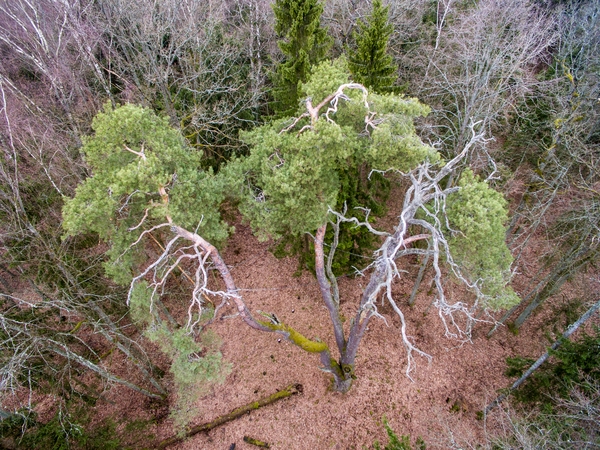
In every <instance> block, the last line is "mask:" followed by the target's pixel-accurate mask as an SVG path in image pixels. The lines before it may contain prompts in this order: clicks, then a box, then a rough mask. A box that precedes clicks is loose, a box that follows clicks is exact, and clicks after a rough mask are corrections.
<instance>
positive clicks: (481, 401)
mask: <svg viewBox="0 0 600 450" xmlns="http://www.w3.org/2000/svg"><path fill="white" fill-rule="evenodd" d="M394 195H399V194H398V192H395V191H393V192H392V199H391V202H392V203H394V200H395V201H396V202H398V203H400V202H401V199H394ZM390 209H391V211H390V214H389V215H388V217H387V218H384V219H383V220H382V223H386V222H387V223H388V224H389V223H391V222H390V221H391V220H392V219H390V218H393V215H394V211H393V209H394V208H393V207H392V208H390ZM380 225H381V223H380ZM271 246H272V243H269V242H263V243H261V242H259V241H258V240H257V239H256V238H255V237H254V236H253V235H252V232H251V229H250V227H249V226H248V225H246V224H243V223H239V222H238V223H237V224H236V232H235V234H234V235H233V237H232V239H231V240H230V242H229V243H228V245H227V248H226V249H225V250H224V252H223V256H224V259H225V261H226V262H227V263H228V264H229V265H230V268H231V271H232V275H233V277H234V279H235V280H236V282H237V284H238V287H239V288H241V290H242V294H243V296H244V298H245V301H246V303H247V305H248V307H249V308H250V310H251V311H253V312H254V313H256V311H257V310H262V311H265V312H270V313H275V314H276V315H277V316H278V317H279V319H280V320H282V321H283V322H285V323H287V324H289V325H291V326H293V327H294V328H295V329H296V330H298V331H300V332H301V333H303V334H305V335H306V336H307V337H311V338H312V337H319V338H320V339H322V340H324V341H326V342H327V343H328V344H329V346H330V348H331V349H334V348H335V343H334V341H333V336H332V334H333V333H332V328H331V324H330V322H329V319H328V313H327V310H326V309H325V306H324V304H323V302H322V300H321V297H320V292H319V288H318V285H317V282H316V279H315V277H314V276H313V275H312V274H311V273H310V272H308V271H306V270H305V271H303V272H302V274H301V275H300V276H297V273H296V272H297V269H298V259H297V258H296V257H288V258H283V259H277V258H276V257H275V256H273V254H272V252H271ZM529 247H530V248H535V246H529ZM540 251H541V250H540ZM524 259H525V260H526V261H529V266H524V267H529V268H528V269H527V270H525V271H523V272H522V273H519V274H517V275H516V277H515V280H514V283H513V285H514V288H515V290H516V291H517V292H518V293H519V294H523V293H526V292H527V291H528V289H529V284H530V283H529V277H531V276H533V274H534V272H533V270H534V269H535V267H536V266H537V265H538V264H539V261H538V259H537V256H536V254H533V253H532V254H530V255H525V258H524ZM401 268H402V269H405V270H406V271H407V273H405V274H404V275H405V276H404V277H403V279H401V280H399V282H398V283H397V285H396V286H395V288H394V293H395V295H396V298H397V300H398V303H399V305H402V306H401V307H402V308H403V311H404V314H405V317H406V321H407V334H408V335H409V336H410V337H411V339H412V341H413V342H414V344H415V345H416V346H417V347H418V348H419V349H421V350H422V351H424V352H426V353H428V354H429V355H431V356H432V360H431V362H428V361H427V359H425V358H422V357H419V356H417V357H416V363H417V365H416V367H415V369H414V371H412V372H411V374H410V375H411V377H412V380H411V379H409V378H408V377H407V376H406V373H405V372H406V367H407V359H406V351H405V348H404V346H403V344H402V340H401V335H400V328H399V323H400V321H399V319H398V317H397V316H396V314H395V313H394V312H393V311H392V310H391V308H389V307H388V306H382V307H381V308H380V309H379V312H380V313H381V314H382V316H383V317H385V319H386V321H385V322H384V321H383V320H379V319H373V320H372V321H371V323H370V325H369V328H368V331H367V333H366V334H365V337H364V339H363V341H362V343H361V346H360V349H359V352H358V357H357V360H356V376H357V379H356V380H355V382H354V384H353V386H352V388H351V390H350V391H349V392H348V393H346V394H340V393H335V392H332V391H331V390H330V389H329V384H330V377H329V376H328V374H326V373H325V372H323V371H321V370H320V368H319V367H320V363H319V359H318V355H315V354H309V353H307V352H305V351H303V350H301V349H300V348H298V347H296V346H294V345H293V344H291V343H289V342H287V341H285V340H284V339H280V337H281V336H280V335H278V334H275V333H263V332H259V331H256V330H253V329H251V328H249V327H248V326H246V325H245V324H244V323H243V322H242V320H241V319H240V318H239V317H231V318H224V319H222V320H217V321H216V322H215V323H213V324H212V325H211V326H210V328H211V329H212V330H213V331H214V332H215V333H217V334H218V335H219V336H220V337H221V339H222V340H223V345H222V347H221V352H222V354H223V358H224V360H225V361H228V362H229V363H230V364H231V365H232V370H231V372H230V373H229V375H228V376H227V378H226V380H225V382H224V383H223V384H220V385H214V386H212V388H211V389H210V392H209V394H208V395H206V396H204V397H203V398H201V399H200V400H199V401H198V404H197V407H198V411H197V414H196V416H195V417H193V419H192V420H191V423H190V425H191V426H193V425H198V424H202V423H205V422H209V421H211V420H213V419H215V418H216V417H218V416H220V415H223V414H226V413H228V412H230V411H231V410H233V409H234V408H237V407H240V406H242V405H245V404H247V403H249V402H252V401H255V400H257V399H259V398H261V397H265V396H268V395H270V394H272V393H274V392H276V391H277V390H278V389H283V388H284V387H286V386H288V385H290V384H295V383H300V384H301V385H302V386H303V393H302V394H300V395H295V396H292V397H289V398H287V399H284V400H281V401H279V402H277V403H274V404H272V405H269V406H266V407H263V408H260V409H258V410H256V411H253V412H251V413H249V414H247V415H245V416H243V417H241V418H239V419H236V420H234V421H232V422H229V423H227V424H225V425H222V426H220V427H218V428H216V429H214V430H212V431H210V432H208V433H200V434H197V435H195V436H192V437H190V438H188V439H186V440H184V441H183V442H181V443H179V444H176V445H173V446H171V447H169V448H172V449H173V450H176V449H180V450H184V449H190V450H191V449H209V450H211V449H215V450H217V449H218V450H227V449H230V448H231V444H233V443H235V444H236V447H235V448H236V449H237V450H244V449H253V448H257V447H255V446H253V445H250V444H248V443H245V442H244V441H243V437H244V436H251V437H253V438H255V439H258V440H260V441H264V442H267V443H269V444H270V448H272V449H285V450H296V449H297V450H305V449H311V450H312V449H315V450H320V449H363V448H369V449H370V448H371V446H372V444H373V442H374V441H375V440H379V441H380V442H382V443H386V442H387V437H386V434H385V430H384V427H383V420H384V419H385V420H387V421H388V422H389V425H390V426H391V427H392V429H393V430H395V432H396V433H397V434H398V435H399V436H400V435H409V436H410V437H411V441H412V442H413V443H414V442H415V441H416V439H417V438H418V437H421V438H422V439H423V440H424V442H425V444H426V445H427V448H430V449H437V448H440V449H444V448H475V447H476V446H477V445H478V444H481V443H484V442H485V441H486V439H487V438H488V437H489V436H491V435H494V434H497V433H498V432H500V431H501V429H502V425H501V423H500V422H501V421H500V422H499V421H498V420H497V419H498V417H501V416H502V415H503V414H504V413H503V412H502V409H498V410H496V411H495V412H493V413H492V414H491V415H490V417H488V418H487V420H481V419H480V418H479V419H478V417H477V412H478V411H481V410H482V409H483V408H484V407H485V406H486V405H487V404H488V403H489V402H490V401H491V400H493V399H494V398H495V397H496V396H497V392H498V389H501V388H504V387H507V386H509V385H510V383H511V381H512V380H509V379H508V378H506V377H505V376H504V371H505V369H506V363H505V360H506V358H507V357H509V356H517V355H518V356H525V357H531V358H533V359H536V358H537V357H538V356H539V355H541V354H542V353H543V352H544V350H545V347H547V346H548V343H549V342H550V339H554V338H556V337H557V336H558V335H559V334H560V333H562V331H563V330H564V329H565V328H566V325H567V324H566V319H565V320H563V319H564V317H563V318H561V316H560V315H558V316H557V314H556V311H557V309H559V308H561V307H562V306H563V305H566V304H567V300H569V299H567V298H565V297H563V298H559V299H558V300H557V299H555V300H554V301H553V303H551V304H550V305H549V307H546V308H545V309H544V311H543V312H542V313H540V314H538V315H536V316H535V317H533V318H532V319H531V320H529V321H528V322H526V324H525V325H524V326H523V327H522V329H521V331H520V333H519V334H518V335H515V334H513V333H511V332H510V331H509V330H508V329H507V328H506V327H502V328H501V329H499V331H498V332H496V333H495V334H494V335H493V337H492V338H490V339H487V338H486V334H487V332H488V331H489V329H490V328H491V324H489V323H480V324H478V325H477V326H476V327H475V329H474V332H473V337H472V341H471V342H462V343H461V342H458V341H456V340H454V339H451V338H447V337H445V336H444V326H443V323H442V321H441V319H440V317H439V316H438V313H437V310H436V309H435V308H434V307H433V306H430V305H431V302H432V300H433V295H434V294H433V293H430V292H428V290H429V286H430V279H428V277H426V278H425V280H424V281H423V283H422V287H421V289H420V292H419V294H418V296H417V300H416V302H415V305H414V306H413V307H409V306H408V305H407V299H408V296H409V294H410V292H411V290H412V288H413V283H414V279H415V276H416V272H417V270H418V265H417V264H415V261H407V262H406V263H405V266H404V267H401ZM529 271H531V273H527V272H529ZM583 278H587V277H582V279H583ZM366 282H367V279H366V278H350V277H342V278H340V280H339V286H340V298H341V306H340V309H341V312H342V314H343V316H344V317H345V318H347V320H346V322H345V323H346V325H348V324H349V322H350V318H351V317H353V316H354V313H355V310H356V307H357V304H358V302H359V299H360V295H361V292H362V289H363V287H364V286H365V285H366ZM447 289H448V292H449V295H450V297H451V298H453V299H457V298H461V296H464V295H466V294H465V292H464V290H462V289H460V288H458V287H456V286H454V287H453V286H452V284H451V283H449V284H448V286H447ZM586 289H589V286H587V285H586V284H585V283H584V282H583V281H581V280H579V281H578V280H575V281H573V282H572V283H571V284H570V287H569V292H570V293H571V294H570V296H569V297H570V298H573V297H578V296H579V298H585V294H586ZM179 309H180V311H179V312H180V313H181V314H182V317H183V314H185V311H186V309H187V305H180V306H179ZM234 312H235V311H234V308H233V306H230V307H227V308H224V309H223V310H221V311H220V312H219V317H222V316H230V315H233V314H234ZM551 317H553V319H552V320H550V318H551ZM556 317H558V319H556ZM557 320H558V321H557ZM386 322H387V323H386ZM333 354H334V355H335V351H334V352H333ZM156 357H157V359H158V360H159V361H160V360H161V359H162V360H163V362H165V361H164V355H161V354H160V352H159V351H158V350H157V355H156ZM109 359H110V363H111V365H112V368H113V370H115V369H116V370H117V372H118V370H119V369H118V368H119V367H121V370H122V371H126V370H128V369H127V368H126V367H127V366H126V364H125V361H124V358H122V356H119V355H118V353H116V352H114V353H113V355H112V356H111V357H110V358H109ZM130 376H131V374H130ZM105 400H106V401H100V402H99V403H98V406H97V407H96V410H97V412H98V415H97V417H96V420H97V421H101V420H102V419H106V418H111V419H112V420H113V421H115V422H116V423H117V424H119V427H118V431H120V432H121V434H123V433H125V434H128V433H129V434H130V438H131V440H133V441H137V444H138V445H140V444H141V445H142V446H143V447H151V446H153V445H156V444H157V443H158V442H160V441H161V440H163V439H165V438H167V437H170V436H172V435H173V434H175V433H176V430H174V427H173V423H172V421H171V419H169V418H168V416H167V414H166V412H167V411H166V408H164V407H160V406H157V405H155V404H153V403H152V402H148V400H147V399H145V398H144V397H143V396H141V395H140V394H136V393H134V392H133V391H130V390H128V389H126V388H123V387H120V386H114V385H113V386H112V387H111V388H110V389H108V390H107V391H106V393H105ZM171 400H173V399H171ZM48 406H49V405H48ZM140 419H145V420H146V421H145V422H144V421H142V422H140V423H145V425H144V427H143V430H142V435H140V436H138V437H137V438H136V437H135V435H136V434H139V433H137V432H133V431H127V430H131V429H126V428H125V424H126V423H127V422H131V421H132V420H138V421H139V420H140ZM155 419H159V420H155ZM152 422H156V423H154V424H152ZM126 440H127V439H126Z"/></svg>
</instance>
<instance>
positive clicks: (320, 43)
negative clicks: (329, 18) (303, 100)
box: [272, 0, 331, 117]
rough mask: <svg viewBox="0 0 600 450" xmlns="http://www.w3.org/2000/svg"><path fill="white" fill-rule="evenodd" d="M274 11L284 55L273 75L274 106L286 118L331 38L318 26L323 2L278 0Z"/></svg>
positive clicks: (296, 105) (293, 110)
mask: <svg viewBox="0 0 600 450" xmlns="http://www.w3.org/2000/svg"><path fill="white" fill-rule="evenodd" d="M273 12H274V13H275V20H276V21H275V32H276V33H277V34H278V35H279V36H280V37H281V38H282V39H281V40H280V41H279V42H278V45H279V48H280V49H281V51H282V52H283V54H284V61H283V62H282V63H281V64H279V66H277V69H276V72H275V74H274V75H273V78H272V81H273V84H274V85H275V87H274V90H273V97H274V104H273V107H274V109H275V112H276V113H277V115H278V116H279V117H285V116H291V115H293V114H295V113H296V111H297V110H298V107H299V104H298V101H299V98H300V86H301V83H305V82H306V81H307V80H308V77H309V75H310V70H311V67H312V66H313V65H315V64H317V63H319V62H321V61H322V60H323V58H325V55H326V54H327V51H328V50H329V47H330V46H331V38H330V37H329V36H328V35H327V31H326V30H325V29H324V28H322V27H321V14H323V4H322V3H321V2H320V1H319V0H277V1H276V2H275V3H274V4H273Z"/></svg>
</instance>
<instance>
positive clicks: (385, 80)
mask: <svg viewBox="0 0 600 450" xmlns="http://www.w3.org/2000/svg"><path fill="white" fill-rule="evenodd" d="M388 10H389V7H387V6H386V7H384V6H383V5H382V3H381V0H373V9H372V11H371V14H370V15H369V16H368V17H367V20H366V22H365V21H362V20H361V21H359V22H358V30H355V31H354V33H353V36H354V40H355V41H356V49H355V50H354V51H350V52H349V57H348V67H349V69H350V72H351V73H352V78H353V79H354V81H356V82H357V83H361V84H363V85H364V86H366V87H368V88H369V89H372V90H374V91H376V92H392V91H394V89H393V84H394V83H395V81H396V79H397V78H398V75H397V72H398V67H397V66H396V64H395V63H394V60H393V58H392V57H391V56H390V55H389V54H388V42H389V39H390V36H391V35H392V33H393V32H394V27H393V26H392V25H391V24H390V23H389V22H388Z"/></svg>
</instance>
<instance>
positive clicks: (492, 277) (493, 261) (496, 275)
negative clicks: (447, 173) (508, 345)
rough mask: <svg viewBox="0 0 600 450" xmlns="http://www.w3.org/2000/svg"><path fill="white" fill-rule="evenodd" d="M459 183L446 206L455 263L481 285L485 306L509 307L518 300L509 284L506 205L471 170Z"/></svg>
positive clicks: (510, 256) (463, 175)
mask: <svg viewBox="0 0 600 450" xmlns="http://www.w3.org/2000/svg"><path fill="white" fill-rule="evenodd" d="M458 184H459V187H460V190H459V191H458V192H456V193H455V194H452V195H450V196H449V197H448V201H447V205H446V214H447V217H448V223H449V225H450V228H451V229H452V238H450V239H449V242H448V244H449V245H450V251H451V254H452V255H453V258H454V262H455V263H457V264H458V265H459V266H460V268H461V271H462V272H463V274H464V275H466V276H467V278H468V279H469V280H470V281H471V282H473V283H477V284H478V285H479V286H480V290H481V293H482V294H483V295H484V300H485V301H486V305H485V306H486V307H490V308H492V309H494V310H499V309H506V308H510V307H511V306H513V305H515V304H517V303H518V302H519V298H518V297H517V295H516V294H515V292H514V291H513V290H512V288H510V286H508V285H507V282H508V280H510V275H511V273H510V266H511V264H512V261H513V258H512V255H511V254H510V251H509V250H508V247H507V246H506V244H505V242H504V239H505V233H506V228H505V226H504V224H505V223H506V221H507V220H508V217H507V209H506V207H507V202H506V200H505V199H504V197H502V194H500V193H499V192H497V191H495V190H494V189H492V188H490V187H489V185H488V184H487V183H486V182H485V181H482V180H480V179H479V177H476V176H475V175H474V174H473V172H472V171H471V170H470V169H467V170H465V171H464V172H463V174H462V176H461V178H460V180H459V183H458Z"/></svg>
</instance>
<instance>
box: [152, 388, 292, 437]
mask: <svg viewBox="0 0 600 450" xmlns="http://www.w3.org/2000/svg"><path fill="white" fill-rule="evenodd" d="M302 391H303V387H302V385H301V384H299V383H296V384H291V385H289V386H287V387H286V388H284V389H282V390H281V391H278V392H275V393H274V394H271V395H269V396H268V397H263V398H261V399H260V400H257V401H254V402H251V403H248V404H246V405H244V406H241V407H239V408H236V409H234V410H233V411H231V412H230V413H228V414H224V415H222V416H220V417H217V418H216V419H215V420H212V421H211V422H208V423H205V424H202V425H197V426H195V427H192V428H190V429H189V431H187V432H186V433H185V435H184V436H183V437H179V436H172V437H170V438H168V439H165V440H164V441H162V442H161V443H160V444H158V446H157V447H156V448H158V449H163V448H167V447H168V446H170V445H173V444H177V443H178V442H181V441H183V440H184V439H187V438H189V437H191V436H194V435H195V434H198V433H201V432H203V431H204V432H208V431H210V430H212V429H213V428H216V427H218V426H220V425H223V424H224V423H227V422H230V421H232V420H235V419H237V418H238V417H241V416H243V415H244V414H247V413H250V412H252V411H254V410H256V409H258V408H261V407H263V406H266V405H270V404H271V403H275V402H276V401H278V400H281V399H283V398H287V397H291V396H292V395H296V394H301V393H302Z"/></svg>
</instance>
